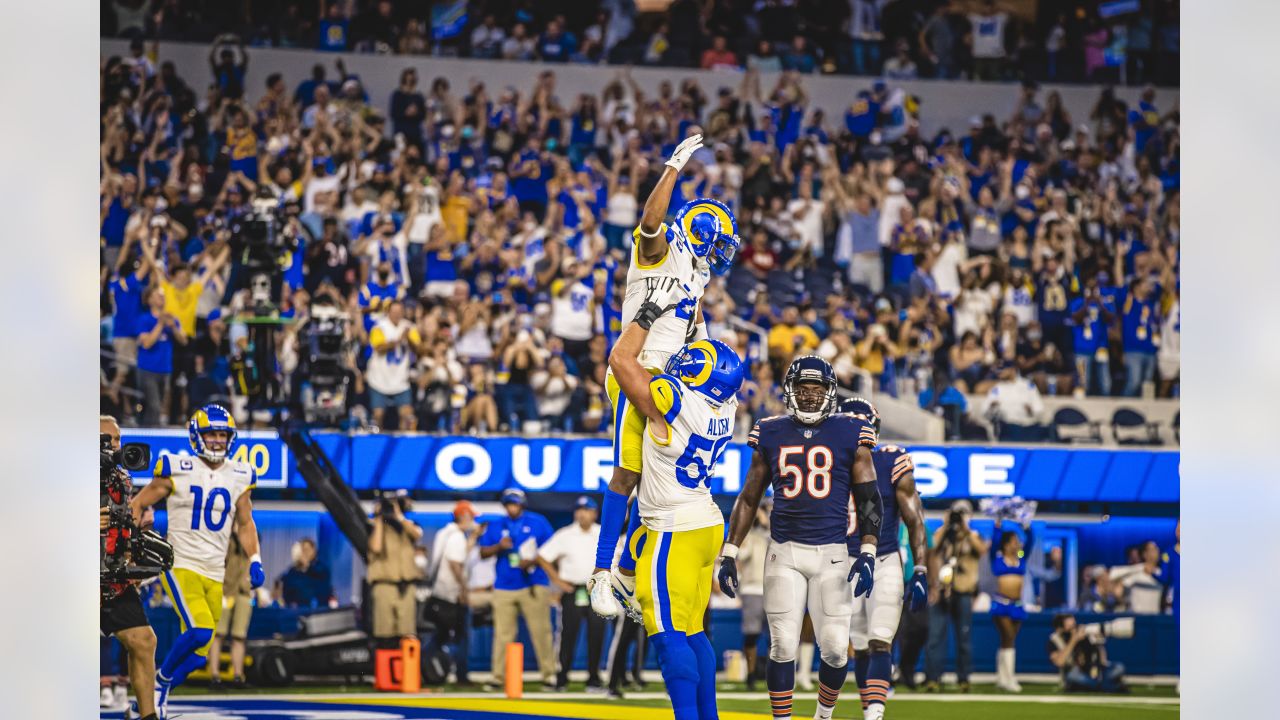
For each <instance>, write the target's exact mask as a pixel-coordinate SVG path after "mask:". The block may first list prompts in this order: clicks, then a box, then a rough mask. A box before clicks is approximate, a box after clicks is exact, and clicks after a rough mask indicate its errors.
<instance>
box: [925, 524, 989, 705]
mask: <svg viewBox="0 0 1280 720" xmlns="http://www.w3.org/2000/svg"><path fill="white" fill-rule="evenodd" d="M972 516H973V505H972V503H970V502H969V501H968V500H956V501H955V502H953V503H951V509H950V510H949V511H947V517H946V520H945V522H944V523H943V525H942V527H940V528H938V531H937V532H936V533H934V535H933V548H932V549H931V550H930V551H929V646H928V650H927V651H926V654H925V689H926V690H927V691H929V692H938V691H939V690H940V684H941V681H942V663H943V660H944V659H945V658H946V655H947V625H948V624H950V625H951V626H952V627H953V628H954V632H955V638H956V679H957V681H958V682H959V685H960V692H968V691H969V672H970V670H971V669H972V666H973V660H972V658H973V640H972V632H971V631H972V628H973V598H974V596H975V595H976V594H977V592H978V560H979V558H981V557H982V555H983V554H985V553H986V552H987V547H988V546H987V542H986V541H985V540H983V539H982V536H981V535H979V534H978V532H977V531H976V530H974V529H973V528H971V527H969V519H970V518H971V517H972Z"/></svg>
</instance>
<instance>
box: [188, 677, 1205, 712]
mask: <svg viewBox="0 0 1280 720" xmlns="http://www.w3.org/2000/svg"><path fill="white" fill-rule="evenodd" d="M537 688H538V686H537V685H532V686H528V689H529V690H531V692H527V693H526V694H525V697H524V699H523V700H504V699H502V698H501V696H500V695H498V694H496V693H492V694H484V693H482V692H481V691H480V689H479V687H478V686H465V687H458V688H444V689H432V690H431V691H428V692H427V693H424V694H421V695H406V696H399V695H396V694H395V693H385V694H378V695H376V696H370V695H369V694H368V693H369V690H370V688H369V687H368V686H367V685H358V686H337V685H310V686H308V685H297V684H295V685H292V686H290V687H288V688H246V689H244V690H237V691H234V693H233V694H234V695H253V696H259V697H265V696H275V697H288V696H295V697H299V699H301V698H302V697H308V696H311V697H315V696H318V695H327V696H329V697H328V698H325V699H326V700H336V701H338V702H343V700H341V699H339V697H349V698H350V700H347V702H372V703H377V704H380V705H388V706H394V705H396V704H399V703H403V704H405V705H415V706H422V705H424V704H426V705H434V703H440V702H445V703H449V706H450V707H454V708H459V707H461V708H467V707H468V706H469V704H470V703H472V702H475V703H484V704H485V705H486V707H485V708H484V709H486V710H488V711H490V712H494V711H496V712H501V713H507V712H510V713H511V718H512V719H513V720H517V719H518V718H532V717H536V716H537V715H547V714H549V713H554V712H555V709H556V708H563V709H564V711H565V715H566V716H568V717H584V718H592V717H596V715H593V714H592V712H593V709H594V708H602V707H606V708H608V709H609V713H608V714H609V716H610V718H615V717H618V718H626V720H657V719H659V718H669V717H670V714H669V713H670V710H669V709H668V708H669V707H670V704H669V703H668V702H667V701H666V699H665V698H663V697H661V696H660V693H661V692H662V686H661V685H660V684H659V683H656V682H654V683H649V685H648V686H647V688H646V691H645V692H643V693H631V694H630V697H627V698H624V699H622V700H616V699H615V700H607V699H605V698H604V697H603V696H600V695H585V694H583V692H582V690H583V687H582V685H581V684H579V683H572V684H571V685H570V688H569V692H567V693H563V694H561V693H542V692H538V691H537ZM1023 688H1024V692H1023V694H1022V695H1021V696H1014V695H1007V694H997V693H996V692H995V691H994V690H993V688H992V687H991V686H989V685H977V686H974V688H973V690H972V693H971V694H970V695H960V694H957V693H955V692H954V688H946V690H947V691H948V692H944V693H943V694H940V695H939V694H926V693H910V692H899V693H897V694H896V695H895V696H894V697H893V698H891V699H890V700H889V706H888V713H887V717H888V718H890V719H891V720H1004V719H1006V718H1007V719H1008V720H1051V719H1052V720H1059V719H1061V720H1103V719H1104V718H1125V719H1126V720H1128V719H1129V718H1134V719H1136V720H1143V719H1144V718H1152V719H1158V718H1175V717H1177V716H1178V714H1179V710H1180V707H1179V705H1178V704H1177V702H1176V699H1175V698H1174V692H1173V688H1170V687H1162V686H1139V687H1136V688H1134V689H1133V692H1131V693H1130V694H1128V695H1064V694H1062V693H1060V692H1058V691H1057V690H1056V688H1054V687H1052V686H1049V685H1045V684H1024V685H1023ZM208 692H209V691H208V689H207V688H206V687H205V686H203V685H201V684H192V685H188V686H184V687H182V688H180V689H179V690H178V694H182V695H196V694H200V695H205V694H207V693H208ZM719 692H720V693H721V697H720V698H719V703H718V706H719V709H720V711H721V713H722V715H721V717H722V720H748V719H751V718H759V719H760V720H767V718H769V717H770V714H769V703H768V700H767V699H766V696H765V694H764V691H763V689H757V690H756V691H755V692H754V693H750V694H748V693H746V692H745V688H743V687H742V686H741V685H740V684H737V683H724V684H722V686H721V687H720V689H719ZM756 695H758V697H757V696H756ZM806 695H808V694H806ZM334 696H339V697H334ZM212 697H217V694H214V695H212ZM815 705H816V700H814V699H812V696H807V697H803V698H800V699H797V700H796V702H795V706H794V713H793V715H794V717H795V718H797V720H798V719H800V718H809V717H812V716H813V712H814V708H815ZM535 708H536V709H535ZM627 709H633V711H632V712H630V713H628V712H627ZM664 710H665V712H664ZM620 711H621V712H620ZM597 712H598V711H597ZM526 713H528V714H526ZM860 716H861V711H860V710H859V709H858V705H857V697H856V695H852V694H850V695H846V696H845V697H844V698H843V699H842V701H841V703H840V704H839V705H838V706H837V708H836V717H837V718H842V719H849V718H858V717H860Z"/></svg>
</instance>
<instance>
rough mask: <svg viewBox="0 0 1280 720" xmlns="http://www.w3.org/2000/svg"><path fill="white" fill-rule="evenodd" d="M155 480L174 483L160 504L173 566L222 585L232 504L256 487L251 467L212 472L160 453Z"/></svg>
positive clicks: (234, 463) (200, 463) (197, 462)
mask: <svg viewBox="0 0 1280 720" xmlns="http://www.w3.org/2000/svg"><path fill="white" fill-rule="evenodd" d="M155 476H156V477H164V476H167V477H168V478H169V479H170V480H172V481H173V493H171V494H170V495H169V499H168V500H167V501H166V503H165V507H166V508H167V509H168V513H169V533H168V536H167V537H168V540H169V544H170V545H173V566H174V567H175V568H186V569H188V570H193V571H195V572H198V573H200V574H201V575H203V576H205V577H207V578H209V579H210V580H215V581H217V582H222V576H223V574H224V571H225V570H226V560H227V544H228V543H229V542H230V540H231V531H232V529H233V528H234V527H235V515H236V501H237V500H239V499H240V496H241V495H243V494H244V493H246V492H248V491H250V490H252V489H253V488H254V487H255V486H256V485H257V481H258V478H257V475H256V474H255V473H254V471H253V467H252V466H251V465H249V463H246V462H241V461H238V460H226V461H224V462H223V463H222V464H221V465H219V466H218V467H216V468H213V467H209V465H208V464H207V463H205V461H204V460H201V459H200V458H195V457H188V456H185V455H170V454H168V453H165V454H162V455H161V456H160V459H159V460H158V461H156V469H155Z"/></svg>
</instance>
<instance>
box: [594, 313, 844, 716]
mask: <svg viewBox="0 0 1280 720" xmlns="http://www.w3.org/2000/svg"><path fill="white" fill-rule="evenodd" d="M669 307H670V304H668V305H658V304H656V303H654V302H652V301H651V300H647V301H646V302H645V303H644V304H643V305H642V307H641V308H640V309H639V311H638V312H637V313H636V317H635V321H634V322H633V323H631V324H630V325H628V326H627V328H626V329H625V330H624V331H623V333H622V337H620V338H619V339H618V344H617V345H615V346H614V348H613V352H611V353H610V354H609V365H610V367H611V368H612V369H613V372H614V377H615V378H616V379H617V383H618V386H619V387H620V388H621V389H622V392H623V393H624V394H625V395H626V398H627V400H628V401H629V402H630V403H631V404H632V406H633V407H634V408H635V410H636V411H637V412H638V413H639V414H640V415H641V416H642V417H643V418H644V419H645V421H646V429H645V431H644V445H643V453H644V467H643V470H642V474H643V477H642V478H641V479H640V490H639V493H638V496H637V500H638V505H639V512H640V518H641V521H642V522H643V527H642V528H641V529H640V530H639V531H638V532H637V533H636V534H635V537H634V539H631V540H630V542H631V548H630V550H631V552H632V553H633V554H634V556H635V557H636V558H637V566H636V599H637V600H638V602H639V605H640V608H641V612H642V615H643V620H644V628H645V632H646V634H647V635H648V636H649V642H650V645H651V647H653V648H654V650H655V651H656V652H657V656H658V666H659V667H660V668H661V669H662V679H663V681H664V683H665V684H666V686H667V694H668V696H669V697H670V699H671V706H672V709H673V710H674V711H675V718H676V720H715V718H717V717H718V714H717V711H716V684H715V683H716V655H715V651H714V650H713V649H712V647H711V641H710V640H709V639H707V634H706V632H705V631H704V628H703V624H702V620H703V615H704V613H705V612H706V609H707V605H708V603H709V602H710V600H711V583H712V573H713V568H714V566H715V561H716V556H717V555H719V553H720V545H721V542H722V541H723V538H724V516H723V515H722V514H721V513H720V509H719V508H718V507H716V504H715V501H714V500H712V498H711V476H712V471H713V469H714V468H715V465H716V461H717V460H719V459H720V456H721V454H722V453H723V452H724V449H725V447H726V446H727V445H728V443H729V441H730V439H732V437H733V426H734V416H735V415H736V414H737V411H738V402H737V399H736V396H737V393H738V389H739V388H740V387H741V386H742V378H743V373H744V369H743V366H742V361H741V360H740V359H739V358H738V356H737V354H735V353H734V352H733V350H732V349H730V348H729V346H728V345H725V344H724V343H722V342H720V341H718V340H695V341H694V342H692V343H689V344H688V345H685V346H684V347H683V348H681V349H680V350H679V352H677V353H676V354H674V355H672V356H671V359H670V360H668V361H667V363H666V367H665V372H663V373H661V374H659V375H657V376H654V375H652V374H650V372H649V370H648V369H647V368H646V367H644V365H642V364H641V362H640V360H639V356H640V355H641V353H642V352H643V346H644V342H645V338H646V336H647V335H648V334H649V330H650V328H652V327H653V325H654V323H655V322H656V320H657V319H658V318H660V317H662V316H663V315H664V314H665V311H666V310H667V309H669ZM617 531H618V527H617V526H615V528H614V530H613V533H614V537H616V536H617ZM604 532H606V530H605V529H603V528H602V529H601V533H602V534H603V533H604ZM846 597H847V593H846Z"/></svg>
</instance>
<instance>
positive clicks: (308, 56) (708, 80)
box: [101, 40, 1178, 134]
mask: <svg viewBox="0 0 1280 720" xmlns="http://www.w3.org/2000/svg"><path fill="white" fill-rule="evenodd" d="M127 50H128V44H127V42H126V41H122V40H102V42H101V53H102V57H104V58H105V57H109V56H111V55H120V56H122V57H123V56H127V54H128V53H127ZM208 56H209V48H208V46H207V45H196V44H190V43H163V44H161V45H160V50H159V59H160V61H165V60H172V61H173V63H174V64H175V65H176V66H177V68H178V73H179V75H181V76H182V78H183V79H184V80H186V81H187V82H188V83H190V84H191V85H192V87H193V88H196V89H197V90H200V89H201V88H203V87H206V86H207V85H208V83H209V82H210V80H211V76H210V73H209V64H208ZM249 57H250V62H249V73H248V77H247V78H246V85H245V87H246V88H248V97H249V98H250V99H253V100H256V99H257V98H258V97H259V96H260V95H261V93H262V88H263V83H264V81H265V79H266V77H267V75H269V74H270V73H273V72H281V73H283V74H284V77H285V81H286V83H288V85H289V86H290V87H293V86H296V85H297V84H298V83H299V82H301V81H302V80H304V79H306V78H307V77H309V76H310V72H311V66H312V65H314V64H315V63H317V62H322V63H325V64H326V65H327V66H328V70H329V77H330V78H331V79H332V78H333V77H334V76H335V74H336V71H334V70H333V66H332V63H333V61H334V60H336V59H337V58H338V57H342V58H343V59H344V61H345V62H346V65H347V69H348V71H350V72H352V73H355V74H357V75H359V76H360V79H361V81H362V82H363V83H364V85H365V89H366V90H367V91H368V93H369V98H370V101H371V102H372V103H373V104H374V105H375V106H376V107H379V108H382V110H383V112H386V111H387V108H388V106H389V104H390V101H391V92H392V91H393V90H394V89H395V87H396V85H397V83H398V81H399V76H400V71H401V70H403V69H404V68H406V67H414V68H416V69H417V70H418V77H419V85H420V86H424V87H425V86H428V85H429V84H430V81H431V79H432V78H435V77H437V76H443V77H447V78H448V79H449V80H450V82H451V83H452V85H453V89H454V91H455V92H459V91H461V92H465V91H466V88H467V87H468V85H469V84H470V83H471V82H472V81H474V80H481V81H483V82H484V83H485V85H486V87H487V88H488V90H489V92H490V95H491V96H496V94H497V91H498V90H500V89H501V88H503V87H505V86H507V85H511V86H514V87H516V88H518V89H520V90H521V91H523V92H525V93H527V92H528V90H529V89H530V88H532V87H533V81H534V79H535V78H536V77H537V75H538V73H540V72H542V71H543V70H546V69H551V70H554V71H555V73H556V88H557V94H558V95H559V96H560V98H561V102H562V103H566V104H568V103H570V102H571V101H572V99H573V98H574V97H575V96H576V95H577V94H578V93H582V92H591V93H599V92H600V90H601V89H602V88H603V87H604V86H605V84H606V83H608V82H609V81H610V80H611V79H612V78H613V77H614V76H615V74H616V73H617V72H618V68H617V67H609V66H596V65H549V64H544V63H536V62H533V63H520V62H507V61H501V60H461V59H456V58H436V57H423V56H384V55H356V54H341V55H339V54H336V53H320V52H315V51H310V50H280V49H268V48H250V49H249ZM632 76H633V77H634V78H635V80H636V82H637V83H639V85H640V87H642V88H643V89H644V90H645V92H647V93H655V92H656V90H657V87H658V85H659V83H661V82H662V81H663V80H670V81H671V82H672V83H673V84H677V85H678V84H679V82H680V81H682V80H684V79H685V78H694V79H695V80H697V81H698V82H699V83H700V84H701V86H702V89H703V91H704V92H706V93H707V94H708V95H709V96H714V95H715V93H716V91H717V90H718V89H719V88H721V87H728V88H731V89H733V90H734V91H735V92H736V90H737V88H738V84H739V83H740V82H741V77H742V76H741V73H739V72H736V71H712V70H685V69H677V68H641V67H637V68H634V69H633V70H632ZM804 83H805V88H806V89H807V91H808V93H809V96H810V98H811V100H810V102H811V104H812V105H813V106H814V107H820V108H822V109H823V110H825V111H826V113H827V118H828V120H829V122H830V123H831V124H833V125H839V124H840V123H842V122H843V117H844V111H845V110H846V109H847V108H848V106H849V103H850V102H851V101H852V99H853V97H854V94H855V93H857V91H858V90H861V89H863V88H867V87H869V86H870V84H871V79H870V78H863V77H847V76H837V75H813V76H809V77H807V78H805V81H804ZM898 85H899V86H901V87H902V88H904V89H905V90H906V91H907V92H909V93H911V94H914V95H916V96H917V97H919V98H920V99H921V109H920V114H921V128H922V129H923V130H924V131H925V132H926V133H930V134H931V133H934V132H936V131H938V130H940V129H942V128H944V127H946V128H950V129H951V130H952V131H953V132H957V133H960V132H964V131H965V130H966V128H967V127H968V121H969V118H970V117H972V116H974V115H981V114H983V113H993V114H995V116H996V117H997V118H1001V119H1003V118H1006V117H1008V116H1009V115H1010V114H1011V113H1012V112H1013V107H1014V103H1015V102H1016V101H1017V98H1018V93H1019V88H1018V86H1017V85H1016V84H1010V83H976V82H956V81H952V82H943V81H933V80H918V81H913V82H902V83H898ZM771 86H772V80H771V79H770V78H768V77H765V78H761V89H762V91H763V92H766V93H767V92H768V91H769V88H770V87H771ZM1050 89H1053V90H1057V91H1058V92H1059V93H1061V95H1062V99H1063V103H1064V105H1065V106H1066V108H1067V110H1068V112H1070V113H1071V117H1072V119H1073V120H1074V121H1075V122H1076V123H1077V124H1078V123H1081V122H1087V121H1088V117H1089V111H1090V110H1091V109H1092V107H1093V103H1094V101H1095V100H1096V99H1097V97H1098V92H1099V90H1100V88H1099V87H1098V86H1046V87H1045V89H1044V90H1042V91H1041V97H1042V99H1043V97H1044V96H1045V95H1047V93H1048V91H1049V90H1050ZM1139 92H1140V89H1138V88H1129V87H1125V88H1117V89H1116V94H1117V95H1118V96H1119V97H1121V98H1123V99H1125V100H1126V101H1129V102H1131V103H1132V102H1136V100H1137V97H1138V94H1139ZM1177 101H1178V92H1177V91H1176V90H1165V89H1162V90H1160V91H1159V92H1158V94H1157V96H1156V103H1157V105H1158V107H1160V108H1161V109H1162V110H1164V109H1168V108H1172V107H1174V106H1175V105H1176V104H1177Z"/></svg>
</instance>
